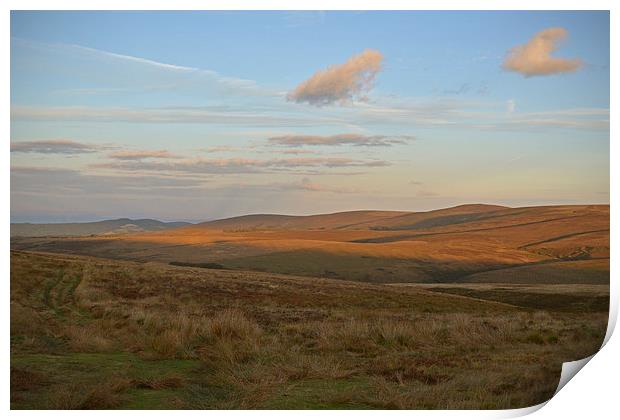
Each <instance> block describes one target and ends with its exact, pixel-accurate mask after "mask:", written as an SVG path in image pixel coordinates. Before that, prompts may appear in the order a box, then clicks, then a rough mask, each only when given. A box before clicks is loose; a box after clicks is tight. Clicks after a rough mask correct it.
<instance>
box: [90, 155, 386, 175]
mask: <svg viewBox="0 0 620 420" xmlns="http://www.w3.org/2000/svg"><path fill="white" fill-rule="evenodd" d="M389 165H390V163H389V162H386V161H383V160H376V159H373V160H361V159H350V158H344V157H342V158H341V157H325V158H323V157H296V158H274V159H241V158H230V159H187V160H180V161H172V162H163V161H117V162H108V163H99V164H93V165H91V167H92V168H96V169H113V170H122V171H149V172H153V171H154V172H184V173H194V174H235V173H239V174H242V173H259V172H265V171H268V170H278V171H280V170H285V171H291V170H296V169H306V168H351V167H358V168H359V167H366V168H373V167H384V166H389Z"/></svg>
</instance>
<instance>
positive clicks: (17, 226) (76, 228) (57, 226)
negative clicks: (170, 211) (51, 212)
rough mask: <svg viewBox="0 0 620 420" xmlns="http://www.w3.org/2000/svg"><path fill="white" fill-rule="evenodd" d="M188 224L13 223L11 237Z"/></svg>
mask: <svg viewBox="0 0 620 420" xmlns="http://www.w3.org/2000/svg"><path fill="white" fill-rule="evenodd" d="M189 224H190V223H186V222H160V221H159V220H153V219H138V220H132V219H126V218H123V219H114V220H102V221H99V222H87V223H11V236H12V237H13V236H22V237H41V236H88V235H121V234H127V233H134V232H151V231H160V230H166V229H174V228H178V227H182V226H186V225H189Z"/></svg>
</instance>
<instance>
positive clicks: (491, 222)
mask: <svg viewBox="0 0 620 420" xmlns="http://www.w3.org/2000/svg"><path fill="white" fill-rule="evenodd" d="M11 246H12V248H14V249H21V250H33V251H51V252H62V253H76V254H83V255H91V256H99V257H107V258H122V259H133V260H137V261H159V262H168V263H170V262H174V263H182V264H196V265H197V266H200V265H205V266H208V265H209V264H217V265H216V266H223V267H225V268H229V269H239V270H244V269H246V270H247V269H249V270H254V271H264V272H273V273H282V274H294V275H304V276H312V277H330V278H336V279H343V280H357V281H364V282H372V283H420V282H425V283H426V282H430V283H437V282H441V283H445V282H461V281H468V280H467V279H473V278H474V277H473V276H474V275H476V274H481V273H487V274H485V275H484V277H483V278H485V279H490V276H498V277H496V278H495V279H494V280H489V281H493V282H502V279H503V278H504V276H503V273H508V274H509V275H507V276H506V277H505V278H506V279H510V282H524V283H527V282H532V281H538V280H533V279H538V278H540V276H537V272H538V271H539V270H543V272H544V273H547V274H548V275H547V274H545V276H546V277H545V278H546V279H547V280H546V281H547V282H558V281H561V279H562V278H563V276H564V275H565V274H563V273H566V270H567V267H569V271H570V272H571V273H573V275H571V279H572V280H571V282H572V283H601V282H607V281H608V280H607V278H608V273H609V206H604V205H596V206H594V205H593V206H544V207H522V208H506V207H499V206H485V205H467V206H459V207H453V208H449V209H441V210H435V211H430V212H419V213H403V212H376V211H359V212H347V213H334V214H326V215H316V216H278V215H254V216H244V217H237V218H232V219H225V220H220V221H215V222H208V223H201V224H198V225H191V226H185V227H182V228H178V229H171V230H166V231H159V232H143V233H132V234H126V235H117V236H109V237H97V238H65V239H57V238H54V239H30V238H22V239H18V238H14V239H13V240H12V245H11ZM588 260H592V261H598V262H597V263H596V264H592V263H591V264H587V263H585V262H584V261H588ZM563 261H574V264H572V265H561V264H553V263H558V262H563ZM516 268H520V269H519V270H517V271H514V270H513V269H516ZM505 269H511V270H512V271H506V272H502V271H501V270H505ZM515 273H516V274H515ZM550 273H551V274H550Z"/></svg>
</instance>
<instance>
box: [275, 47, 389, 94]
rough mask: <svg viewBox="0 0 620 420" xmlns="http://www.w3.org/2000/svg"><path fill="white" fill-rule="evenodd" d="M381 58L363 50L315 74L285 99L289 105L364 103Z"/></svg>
mask: <svg viewBox="0 0 620 420" xmlns="http://www.w3.org/2000/svg"><path fill="white" fill-rule="evenodd" d="M382 61H383V54H381V53H380V52H379V51H376V50H370V49H367V50H364V51H363V52H362V53H360V54H358V55H354V56H353V57H351V58H349V59H348V60H347V61H346V62H345V63H343V64H337V65H333V66H330V67H328V68H326V69H325V70H319V71H317V72H316V73H315V74H314V75H313V76H312V77H310V78H309V79H308V80H306V81H305V82H302V83H301V84H300V85H299V86H297V87H296V88H295V89H294V90H293V91H292V92H290V93H289V94H288V96H287V99H288V100H289V101H294V102H307V103H309V104H310V105H316V106H322V105H330V104H333V103H337V102H339V103H344V102H346V101H351V100H353V99H358V100H359V99H362V100H363V99H365V94H366V93H367V92H368V91H370V89H371V88H372V87H373V83H374V80H375V77H376V75H377V73H378V72H379V71H380V70H381V62H382Z"/></svg>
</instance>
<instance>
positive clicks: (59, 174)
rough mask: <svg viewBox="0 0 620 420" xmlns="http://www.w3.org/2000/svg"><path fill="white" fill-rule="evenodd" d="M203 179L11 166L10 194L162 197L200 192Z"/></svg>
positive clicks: (203, 182)
mask: <svg viewBox="0 0 620 420" xmlns="http://www.w3.org/2000/svg"><path fill="white" fill-rule="evenodd" d="M205 182H206V181H205V180H204V179H193V178H187V177H166V176H158V175H150V176H148V177H144V176H137V175H135V174H123V175H119V174H93V173H88V172H84V171H80V170H72V169H64V168H55V167H36V166H13V167H11V183H12V190H11V191H12V193H17V194H42V195H52V196H56V197H59V196H62V195H82V196H84V194H88V195H89V196H92V195H97V194H108V195H110V196H112V197H115V196H118V195H119V194H128V195H134V194H138V193H140V194H145V193H148V194H152V195H156V194H158V193H159V192H164V191H165V194H166V195H175V194H184V193H186V192H187V191H188V189H197V188H201V187H202V186H203V185H204V184H205Z"/></svg>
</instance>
